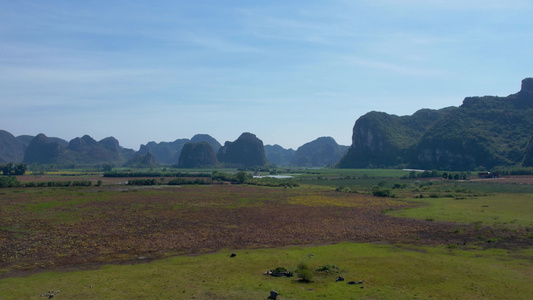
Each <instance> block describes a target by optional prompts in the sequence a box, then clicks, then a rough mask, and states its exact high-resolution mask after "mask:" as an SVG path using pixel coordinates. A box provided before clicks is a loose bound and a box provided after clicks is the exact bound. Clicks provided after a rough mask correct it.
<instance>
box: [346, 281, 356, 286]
mask: <svg viewBox="0 0 533 300" xmlns="http://www.w3.org/2000/svg"><path fill="white" fill-rule="evenodd" d="M348 284H350V285H352V284H357V282H355V281H350V282H348Z"/></svg>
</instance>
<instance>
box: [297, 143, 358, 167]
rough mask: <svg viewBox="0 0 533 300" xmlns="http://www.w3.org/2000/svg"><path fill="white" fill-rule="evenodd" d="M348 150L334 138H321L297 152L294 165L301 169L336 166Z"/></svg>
mask: <svg viewBox="0 0 533 300" xmlns="http://www.w3.org/2000/svg"><path fill="white" fill-rule="evenodd" d="M347 150H348V147H347V146H340V145H339V144H337V142H336V141H335V140H334V139H333V138H332V137H320V138H318V139H316V140H314V141H312V142H309V143H306V144H304V145H302V146H301V147H299V148H298V149H297V150H296V153H295V155H294V165H296V166H299V167H324V166H329V165H335V164H337V163H338V162H339V160H340V159H341V158H342V156H343V155H344V154H346V152H347Z"/></svg>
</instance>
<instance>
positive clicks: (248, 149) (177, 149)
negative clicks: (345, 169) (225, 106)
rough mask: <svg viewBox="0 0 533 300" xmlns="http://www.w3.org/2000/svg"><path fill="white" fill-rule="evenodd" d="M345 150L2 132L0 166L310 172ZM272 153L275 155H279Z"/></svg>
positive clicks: (318, 144) (251, 141) (246, 141)
mask: <svg viewBox="0 0 533 300" xmlns="http://www.w3.org/2000/svg"><path fill="white" fill-rule="evenodd" d="M347 148H348V146H339V145H338V144H337V143H336V142H335V140H334V139H333V138H330V137H323V138H319V139H317V140H315V141H313V142H310V143H307V144H305V145H304V146H302V147H300V148H298V150H297V151H294V150H292V149H284V148H282V147H281V146H279V145H275V146H270V145H266V146H264V145H263V142H262V141H261V140H260V139H259V138H257V137H256V136H255V135H254V134H252V133H248V132H245V133H243V134H242V135H241V136H240V137H239V138H238V139H237V140H235V141H233V142H229V141H228V142H226V143H225V144H224V146H221V145H220V143H219V142H218V141H217V140H216V139H214V138H213V137H211V136H210V135H208V134H197V135H195V136H193V137H192V138H191V139H186V138H184V139H177V140H175V141H173V142H159V143H156V142H153V141H152V142H149V143H147V144H146V145H144V144H143V145H141V146H140V148H139V150H138V151H134V150H132V149H126V148H123V147H121V146H120V144H119V142H118V140H116V139H115V138H114V137H107V138H105V139H102V140H101V141H96V140H94V139H93V138H92V137H90V136H89V135H84V136H82V137H77V138H75V139H72V140H71V141H69V142H67V141H65V140H63V139H60V138H55V137H47V136H46V135H45V134H43V133H41V134H38V135H37V136H35V137H33V136H29V135H23V136H18V137H15V136H13V135H12V134H11V133H9V132H7V131H5V130H0V164H5V163H8V162H14V163H18V162H24V163H27V164H29V165H34V164H35V165H56V166H58V167H73V166H78V167H83V166H94V165H104V164H108V165H114V166H125V167H135V168H141V167H150V168H151V167H155V166H161V165H170V166H177V167H179V168H209V167H223V166H226V167H261V166H270V165H271V164H275V165H279V166H283V167H291V166H304V167H310V166H326V165H334V164H335V163H336V162H337V161H339V159H340V158H341V157H342V155H343V154H344V153H345V152H346V150H347ZM271 149H275V151H277V152H278V154H275V153H273V152H275V151H272V150H271ZM342 151H344V153H341V152H342ZM267 154H268V156H267Z"/></svg>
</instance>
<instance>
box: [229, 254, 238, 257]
mask: <svg viewBox="0 0 533 300" xmlns="http://www.w3.org/2000/svg"><path fill="white" fill-rule="evenodd" d="M235 256H237V254H235V253H231V255H230V256H229V257H235Z"/></svg>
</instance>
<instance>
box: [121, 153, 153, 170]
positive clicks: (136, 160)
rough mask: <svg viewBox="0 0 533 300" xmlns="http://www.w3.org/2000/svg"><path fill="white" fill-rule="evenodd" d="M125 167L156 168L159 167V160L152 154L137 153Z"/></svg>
mask: <svg viewBox="0 0 533 300" xmlns="http://www.w3.org/2000/svg"><path fill="white" fill-rule="evenodd" d="M124 166H126V167H130V168H155V167H158V166H159V162H158V161H157V158H156V157H155V156H154V155H153V154H152V153H150V152H148V153H143V154H141V153H136V154H135V155H134V156H133V157H132V158H131V159H130V160H128V161H127V162H126V163H125V164H124Z"/></svg>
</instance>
